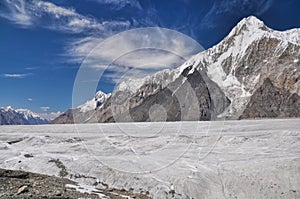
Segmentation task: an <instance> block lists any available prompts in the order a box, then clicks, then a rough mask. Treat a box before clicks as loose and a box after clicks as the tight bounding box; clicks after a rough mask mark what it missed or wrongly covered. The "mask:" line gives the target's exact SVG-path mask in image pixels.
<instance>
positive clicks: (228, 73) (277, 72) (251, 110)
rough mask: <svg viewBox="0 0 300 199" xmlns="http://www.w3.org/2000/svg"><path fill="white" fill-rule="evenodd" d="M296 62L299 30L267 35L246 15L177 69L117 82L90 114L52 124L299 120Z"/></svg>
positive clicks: (265, 29)
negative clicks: (222, 37) (103, 100)
mask: <svg viewBox="0 0 300 199" xmlns="http://www.w3.org/2000/svg"><path fill="white" fill-rule="evenodd" d="M299 57H300V29H292V30H287V31H276V30H272V29H270V28H269V27H267V26H266V25H265V24H264V23H263V22H262V21H260V20H259V19H257V18H256V17H253V16H250V17H248V18H245V19H243V20H242V21H241V22H239V23H238V24H237V25H236V26H235V27H234V28H233V29H232V31H231V32H230V33H229V35H228V36H227V37H225V38H224V39H223V40H222V41H221V42H220V43H219V44H217V45H215V46H213V47H212V48H210V49H208V50H206V51H204V52H201V53H199V54H197V55H195V56H193V57H191V58H190V59H189V60H188V61H187V62H185V63H184V64H183V65H182V66H180V67H178V68H177V69H175V70H164V71H161V72H158V73H156V74H154V75H152V76H147V77H145V78H144V79H137V80H133V79H131V80H128V81H125V82H122V83H121V84H120V85H119V86H118V87H117V89H115V91H114V92H113V93H112V95H111V97H109V98H108V99H107V100H106V102H105V103H103V104H102V105H101V106H99V107H97V108H96V109H95V110H91V111H89V112H87V113H85V114H81V113H79V112H78V111H74V110H69V112H67V113H68V114H65V115H63V116H62V117H59V121H60V122H58V123H69V122H70V121H73V122H74V121H75V122H79V123H82V122H130V121H153V119H154V118H156V119H154V120H155V121H156V120H160V121H161V120H166V121H176V120H216V119H220V118H226V119H245V118H258V117H299V116H300V114H299V112H300V111H299V110H300V109H299V96H300V87H299V85H300V81H299V80H300V62H299ZM278 93H279V94H278ZM186 96H189V98H188V99H187V98H186ZM278 96H281V97H280V99H281V100H276V99H278ZM269 98H272V99H271V101H273V102H274V103H272V104H268V103H266V102H267V101H269V100H270V99H269ZM290 99H291V100H292V101H291V102H288V103H285V101H286V100H290ZM185 101H189V104H187V103H185ZM289 106H292V107H294V108H289ZM153 107H154V108H153ZM155 107H156V108H155ZM292 109H296V110H292ZM274 110H277V113H276V114H273V112H274ZM193 111H194V112H193ZM272 111H273V112H272ZM192 112H193V113H192ZM204 113H205V114H204ZM262 113H263V114H262ZM193 114H194V115H193ZM71 115H72V119H70V116H71ZM187 115H189V116H187ZM204 115H205V117H203V116H204ZM158 116H163V117H162V118H159V117H158ZM151 118H152V119H151ZM157 118H158V119H157ZM57 121H58V120H57Z"/></svg>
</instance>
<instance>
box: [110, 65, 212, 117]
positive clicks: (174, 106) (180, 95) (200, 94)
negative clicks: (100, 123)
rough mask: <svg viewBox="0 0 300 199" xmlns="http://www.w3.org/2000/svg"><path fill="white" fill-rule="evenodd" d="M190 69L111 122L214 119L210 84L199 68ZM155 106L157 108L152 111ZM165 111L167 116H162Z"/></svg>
mask: <svg viewBox="0 0 300 199" xmlns="http://www.w3.org/2000/svg"><path fill="white" fill-rule="evenodd" d="M190 69H191V68H186V69H185V70H184V71H183V73H182V75H181V76H180V77H179V78H177V79H176V80H175V81H174V82H172V83H170V84H169V85H168V86H167V87H166V88H163V89H161V90H160V91H158V92H157V93H155V94H153V95H150V96H148V97H147V98H145V99H144V100H143V103H142V104H140V105H138V106H136V107H134V108H132V109H129V114H128V112H125V113H122V114H120V115H116V116H115V117H114V118H111V119H110V120H109V122H113V121H115V120H117V121H121V122H126V121H134V122H142V121H153V120H154V121H180V120H183V121H184V120H211V117H212V110H213V107H214V106H213V102H212V100H211V97H210V94H209V90H208V87H207V85H206V83H205V81H204V80H203V78H202V76H201V75H200V73H199V72H198V71H194V72H193V73H192V74H188V72H189V70H190ZM183 82H184V83H183ZM153 106H154V107H155V106H156V107H157V109H156V110H154V111H153V112H152V113H151V107H153ZM155 112H156V113H155ZM163 113H165V114H166V115H165V116H163V117H161V118H160V116H162V114H163ZM153 114H154V115H153ZM151 115H152V117H151Z"/></svg>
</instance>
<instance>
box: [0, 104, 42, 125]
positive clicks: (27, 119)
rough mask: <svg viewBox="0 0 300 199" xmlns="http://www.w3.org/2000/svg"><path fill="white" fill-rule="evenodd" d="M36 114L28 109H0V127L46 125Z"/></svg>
mask: <svg viewBox="0 0 300 199" xmlns="http://www.w3.org/2000/svg"><path fill="white" fill-rule="evenodd" d="M47 123H48V120H46V119H44V118H43V117H41V116H40V115H38V114H37V113H34V112H32V111H30V110H28V109H13V108H12V107H10V106H9V107H7V108H0V125H23V124H25V125H26V124H47Z"/></svg>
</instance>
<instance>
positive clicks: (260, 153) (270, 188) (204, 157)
mask: <svg viewBox="0 0 300 199" xmlns="http://www.w3.org/2000/svg"><path fill="white" fill-rule="evenodd" d="M299 129H300V119H275V120H274V119H264V120H242V121H233V120H231V121H225V120H224V121H213V122H208V121H207V122H203V121H202V122H200V121H199V122H197V121H196V122H166V123H165V122H156V123H150V122H148V123H112V124H66V125H42V126H0V154H1V155H0V167H1V168H5V169H16V170H24V171H30V172H36V173H42V174H48V175H56V176H59V175H60V170H61V168H58V167H57V166H56V165H55V164H54V163H53V161H50V160H59V161H60V162H61V163H62V164H63V165H64V166H65V168H66V171H67V176H66V177H67V178H70V179H72V180H75V181H77V182H78V183H79V184H80V185H82V186H83V187H93V186H94V184H95V182H102V183H97V185H95V188H97V187H101V186H103V184H107V185H108V186H109V187H114V188H120V189H126V190H132V191H133V192H137V193H145V194H148V195H149V196H150V197H152V198H300V180H299V179H300V142H299V140H300V130H299ZM25 154H30V156H24V155H25ZM74 176H77V177H74ZM83 176H84V177H83ZM102 188H103V187H102Z"/></svg>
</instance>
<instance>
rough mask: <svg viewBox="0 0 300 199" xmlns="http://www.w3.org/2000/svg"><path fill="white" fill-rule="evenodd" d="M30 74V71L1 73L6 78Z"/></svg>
mask: <svg viewBox="0 0 300 199" xmlns="http://www.w3.org/2000/svg"><path fill="white" fill-rule="evenodd" d="M30 75H32V73H4V74H2V76H3V77H7V78H24V77H27V76H30Z"/></svg>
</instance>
